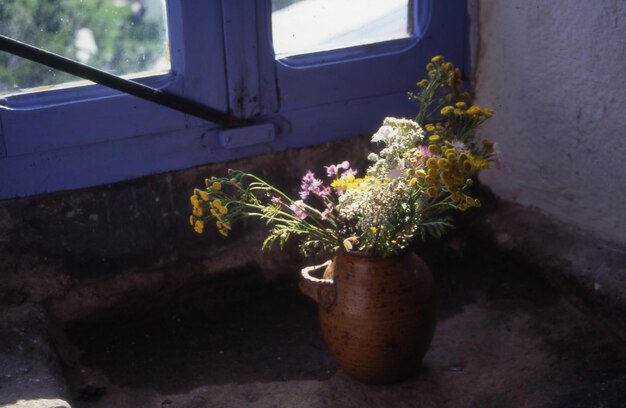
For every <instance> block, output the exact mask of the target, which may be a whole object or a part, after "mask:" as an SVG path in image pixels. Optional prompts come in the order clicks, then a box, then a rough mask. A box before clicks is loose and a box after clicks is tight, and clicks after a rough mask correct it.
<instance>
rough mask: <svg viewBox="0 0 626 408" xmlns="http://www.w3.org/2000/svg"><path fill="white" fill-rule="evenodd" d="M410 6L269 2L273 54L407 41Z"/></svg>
mask: <svg viewBox="0 0 626 408" xmlns="http://www.w3.org/2000/svg"><path fill="white" fill-rule="evenodd" d="M410 4H411V2H410V1H407V0H387V1H379V0H299V1H284V0H273V1H272V10H273V12H272V35H273V39H274V41H273V45H274V52H275V53H276V56H277V57H279V58H281V57H285V56H288V55H295V54H306V53H311V52H319V51H329V50H334V49H339V48H348V47H354V46H358V45H365V44H375V43H378V42H383V41H388V40H396V39H400V38H407V37H409V36H410V34H411V30H410V26H409V21H411V20H412V19H410V18H409V14H410V11H411V10H410Z"/></svg>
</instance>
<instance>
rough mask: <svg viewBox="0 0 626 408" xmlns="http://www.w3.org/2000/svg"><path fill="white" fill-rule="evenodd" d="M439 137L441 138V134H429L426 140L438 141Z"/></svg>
mask: <svg viewBox="0 0 626 408" xmlns="http://www.w3.org/2000/svg"><path fill="white" fill-rule="evenodd" d="M439 139H441V136H439V135H432V136H430V137H429V138H428V140H429V141H431V142H438V141H439Z"/></svg>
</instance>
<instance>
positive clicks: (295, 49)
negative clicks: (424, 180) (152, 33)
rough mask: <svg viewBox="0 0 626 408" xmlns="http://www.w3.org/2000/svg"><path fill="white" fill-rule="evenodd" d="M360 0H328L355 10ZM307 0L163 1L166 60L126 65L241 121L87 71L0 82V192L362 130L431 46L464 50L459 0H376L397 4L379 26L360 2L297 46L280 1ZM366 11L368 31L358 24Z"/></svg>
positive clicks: (82, 181) (400, 101)
mask: <svg viewBox="0 0 626 408" xmlns="http://www.w3.org/2000/svg"><path fill="white" fill-rule="evenodd" d="M39 1H49V2H53V0H39ZM58 1H60V0H55V2H58ZM66 1H70V0H66ZM72 1H74V0H72ZM75 1H80V0H75ZM115 1H116V2H117V1H119V2H123V1H122V0H115ZM372 1H373V0H372ZM368 2H370V0H367V1H366V0H361V1H355V0H333V1H331V2H330V3H332V4H335V5H336V3H344V6H345V7H347V8H349V9H350V10H355V9H357V10H360V11H362V10H361V8H362V7H363V4H365V3H368ZM141 3H143V4H148V3H149V2H148V1H146V0H144V1H141ZM281 3H282V4H281ZM285 3H289V4H285ZM314 3H320V4H321V3H329V2H328V1H327V0H299V1H298V0H296V1H294V0H273V1H271V0H257V1H254V2H251V1H249V0H206V1H197V2H196V1H193V2H192V1H183V0H169V1H167V2H165V5H166V7H165V10H166V17H167V19H166V20H167V37H168V38H167V41H168V44H169V55H170V57H169V60H170V69H169V70H167V69H158V70H156V71H154V72H151V73H149V74H148V75H141V76H140V77H138V78H135V79H136V80H137V81H138V82H141V83H143V84H146V85H148V86H151V87H154V88H159V89H161V90H163V91H165V92H170V93H175V94H177V95H182V96H184V97H185V98H188V99H192V100H194V101H197V102H199V103H202V104H204V105H207V106H210V107H212V108H215V109H218V110H221V111H225V112H226V111H227V112H229V113H230V114H231V115H235V116H238V117H242V118H249V119H251V120H252V124H251V125H250V126H247V127H245V128H241V129H232V130H226V129H222V128H221V127H220V126H219V125H216V124H214V123H210V122H207V121H206V120H202V119H198V118H195V117H193V116H190V115H187V114H184V113H181V112H179V111H174V110H171V109H169V108H165V107H162V106H159V105H156V104H154V103H152V102H148V101H144V100H141V99H138V98H136V97H133V96H130V95H126V94H122V93H120V92H117V91H114V90H111V89H108V88H106V87H104V86H101V85H96V84H81V85H80V86H72V87H67V88H62V89H49V90H48V89H47V90H41V91H37V92H28V93H19V94H12V95H8V96H7V95H4V96H0V199H6V198H11V197H16V196H25V195H32V194H37V193H43V192H49V191H58V190H64V189H74V188H81V187H87V186H93V185H98V184H103V183H111V182H115V181H120V180H125V179H130V178H134V177H138V176H143V175H147V174H152V173H157V172H164V171H170V170H177V169H183V168H189V167H193V166H197V165H200V164H206V163H209V162H219V161H225V160H232V159H237V158H241V157H245V156H249V155H254V154H259V153H262V152H267V151H276V150H281V149H287V148H292V147H300V146H306V145H312V144H318V143H323V142H327V141H331V140H336V139H339V138H345V137H352V136H355V135H359V134H368V133H371V132H373V131H374V130H375V129H376V128H377V126H378V125H379V124H380V122H381V121H382V119H383V118H384V117H385V116H389V115H403V116H411V115H414V113H415V112H414V110H415V108H414V106H413V104H412V103H411V102H409V101H408V100H407V97H406V92H407V91H409V90H411V89H413V88H414V84H415V82H416V81H417V79H418V78H419V77H421V76H422V75H423V67H424V65H425V64H426V62H427V61H428V59H429V58H430V57H431V56H432V55H434V54H444V55H445V56H446V57H447V58H448V59H450V60H452V61H454V62H455V63H457V64H460V65H462V63H463V62H464V61H465V41H466V36H465V28H464V27H465V24H466V15H465V14H466V3H465V1H458V0H437V1H434V0H404V1H399V0H377V2H376V3H380V4H384V5H386V6H385V7H387V6H388V7H390V9H389V10H388V11H389V13H392V9H391V7H392V5H395V6H396V7H397V9H396V10H399V11H395V14H393V13H392V14H391V15H392V16H393V15H395V16H396V17H392V18H391V22H390V23H389V24H381V25H382V26H383V27H384V28H385V30H382V29H381V30H373V29H371V28H372V27H374V26H376V25H377V21H376V20H377V19H376V18H375V17H376V16H375V15H374V16H369V17H368V16H366V14H367V13H365V14H363V13H355V14H362V15H363V18H362V19H361V20H360V21H358V19H357V20H354V21H352V22H351V23H350V27H356V28H351V30H352V31H353V32H355V33H356V34H354V33H353V34H349V31H350V30H347V31H344V32H342V33H339V34H337V30H338V28H337V25H334V26H333V27H334V28H332V27H331V28H329V29H327V30H326V31H327V33H328V32H331V31H333V30H335V33H334V34H332V35H330V34H329V35H328V36H325V37H324V38H325V39H324V41H317V40H316V41H317V42H316V41H314V42H313V43H310V42H309V43H307V45H306V46H304V47H303V46H302V43H298V44H297V46H296V45H294V44H295V43H290V42H289V41H283V40H284V38H283V39H282V40H281V39H280V38H279V37H280V36H281V35H286V36H287V37H288V36H289V34H281V32H282V33H288V31H284V30H285V29H284V28H280V25H279V23H278V21H279V20H280V18H281V17H280V16H281V14H279V13H286V12H288V11H290V12H293V11H294V10H298V9H297V8H291V7H295V6H299V7H300V10H303V9H302V7H304V6H305V5H307V4H308V6H307V7H310V5H311V4H314ZM272 9H274V11H273V10H272ZM289 9H291V10H289ZM300 13H303V12H302V11H300ZM381 13H382V12H381ZM389 13H387V14H389ZM305 14H308V15H310V14H311V13H305ZM374 14H376V13H374ZM318 18H319V17H318ZM325 19H327V18H323V20H325ZM372 19H373V20H372ZM378 23H381V21H378ZM310 24H317V25H319V24H321V23H310ZM363 25H365V26H367V27H368V30H365V31H366V32H367V33H368V35H369V34H374V35H373V36H371V37H369V36H368V37H367V38H366V37H365V36H364V35H363V33H364V31H363V29H362V27H363ZM347 26H348V24H346V25H345V27H347ZM283 27H284V26H283ZM345 27H344V28H345ZM340 28H341V27H340ZM0 30H1V29H0ZM277 30H278V31H277ZM328 38H330V40H328ZM320 39H322V36H320V37H319V38H318V40H320ZM85 41H86V43H88V42H89V41H88V40H85ZM281 41H282V42H281ZM96 43H97V40H96ZM35 45H36V44H35ZM281 47H282V48H281ZM85 49H86V50H89V46H87V47H85ZM0 53H2V51H0ZM77 58H78V56H77ZM139 69H141V68H139ZM131 70H134V68H133V69H131ZM465 71H466V72H467V69H465Z"/></svg>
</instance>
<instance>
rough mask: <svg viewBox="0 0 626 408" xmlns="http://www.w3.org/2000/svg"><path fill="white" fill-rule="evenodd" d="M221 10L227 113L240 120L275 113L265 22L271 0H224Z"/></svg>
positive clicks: (272, 63) (267, 34)
mask: <svg viewBox="0 0 626 408" xmlns="http://www.w3.org/2000/svg"><path fill="white" fill-rule="evenodd" d="M222 10H223V13H224V14H223V19H224V48H225V52H226V77H227V81H228V102H229V108H230V112H231V113H232V114H233V115H235V116H238V117H242V118H251V117H254V116H259V115H262V114H269V113H273V112H275V111H276V109H277V98H276V73H275V68H274V66H275V64H274V54H273V51H272V49H271V46H270V42H269V39H268V38H269V37H268V36H269V28H270V26H269V24H268V23H267V19H268V18H270V15H271V14H270V13H271V4H270V0H259V1H255V2H250V1H248V0H223V1H222Z"/></svg>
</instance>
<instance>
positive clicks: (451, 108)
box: [441, 106, 454, 116]
mask: <svg viewBox="0 0 626 408" xmlns="http://www.w3.org/2000/svg"><path fill="white" fill-rule="evenodd" d="M453 112H454V106H444V107H443V108H441V114H442V115H443V116H447V115H450V114H451V113H453Z"/></svg>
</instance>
